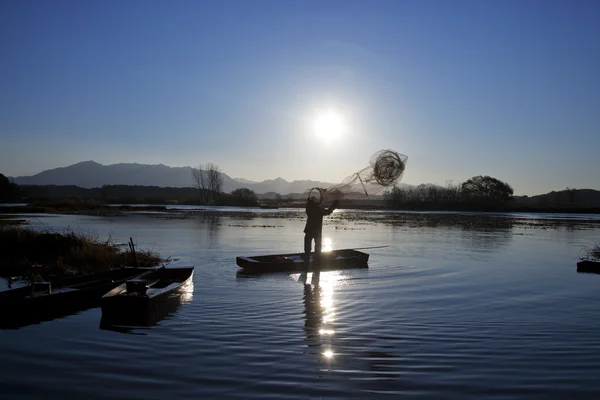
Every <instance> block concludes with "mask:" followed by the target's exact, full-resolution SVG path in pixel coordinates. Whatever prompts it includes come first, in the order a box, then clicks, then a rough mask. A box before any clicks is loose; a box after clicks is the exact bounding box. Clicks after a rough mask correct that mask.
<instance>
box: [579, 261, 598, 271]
mask: <svg viewBox="0 0 600 400" xmlns="http://www.w3.org/2000/svg"><path fill="white" fill-rule="evenodd" d="M577 272H589V273H594V274H600V260H581V261H579V262H578V263H577Z"/></svg>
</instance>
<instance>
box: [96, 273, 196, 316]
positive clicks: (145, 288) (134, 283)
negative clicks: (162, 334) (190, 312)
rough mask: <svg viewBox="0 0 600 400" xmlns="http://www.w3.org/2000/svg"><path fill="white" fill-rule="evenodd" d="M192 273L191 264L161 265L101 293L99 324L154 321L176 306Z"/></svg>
mask: <svg viewBox="0 0 600 400" xmlns="http://www.w3.org/2000/svg"><path fill="white" fill-rule="evenodd" d="M193 274H194V267H180V268H165V267H162V268H159V269H156V270H154V271H152V272H151V273H149V274H147V275H144V276H143V277H141V278H137V279H131V280H128V281H126V282H125V283H123V284H121V285H119V286H117V287H116V288H114V289H112V290H111V291H109V292H108V293H106V294H105V295H104V296H102V300H101V302H100V305H101V307H102V321H101V323H102V325H141V326H149V325H153V324H154V323H156V322H157V321H158V320H160V319H162V318H163V317H164V316H165V315H166V314H168V313H169V312H171V311H172V310H174V309H176V308H177V306H178V305H179V304H180V296H181V295H182V294H183V292H182V290H183V288H184V285H186V284H187V283H188V282H191V280H192V276H193Z"/></svg>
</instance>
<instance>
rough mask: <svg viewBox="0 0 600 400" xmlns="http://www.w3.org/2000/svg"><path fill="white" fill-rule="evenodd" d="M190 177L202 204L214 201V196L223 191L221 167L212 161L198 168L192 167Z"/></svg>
mask: <svg viewBox="0 0 600 400" xmlns="http://www.w3.org/2000/svg"><path fill="white" fill-rule="evenodd" d="M192 179H193V180H194V186H195V187H196V188H197V189H198V190H199V192H200V200H201V201H202V202H203V203H204V204H208V203H209V202H210V201H214V199H215V197H216V196H218V195H219V194H220V193H221V192H222V191H223V175H222V174H221V169H220V168H219V167H218V166H217V165H215V164H213V163H208V164H206V165H200V166H199V167H198V169H196V168H192Z"/></svg>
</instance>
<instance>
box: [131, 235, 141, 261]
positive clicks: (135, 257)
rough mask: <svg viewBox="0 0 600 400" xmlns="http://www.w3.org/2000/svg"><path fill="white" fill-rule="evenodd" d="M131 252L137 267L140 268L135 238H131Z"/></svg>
mask: <svg viewBox="0 0 600 400" xmlns="http://www.w3.org/2000/svg"><path fill="white" fill-rule="evenodd" d="M129 250H131V254H132V255H133V262H135V266H136V267H139V264H138V260H137V255H136V254H135V245H134V244H133V238H132V237H130V238H129Z"/></svg>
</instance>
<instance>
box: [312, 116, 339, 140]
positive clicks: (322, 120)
mask: <svg viewBox="0 0 600 400" xmlns="http://www.w3.org/2000/svg"><path fill="white" fill-rule="evenodd" d="M314 129H315V134H316V135H317V137H318V138H319V139H321V140H324V141H326V142H330V141H333V140H335V139H338V138H339V137H341V136H343V135H344V133H346V121H345V120H344V116H343V115H342V114H340V113H339V112H337V111H334V110H326V111H322V112H320V113H319V114H318V115H317V117H316V118H315V123H314Z"/></svg>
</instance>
